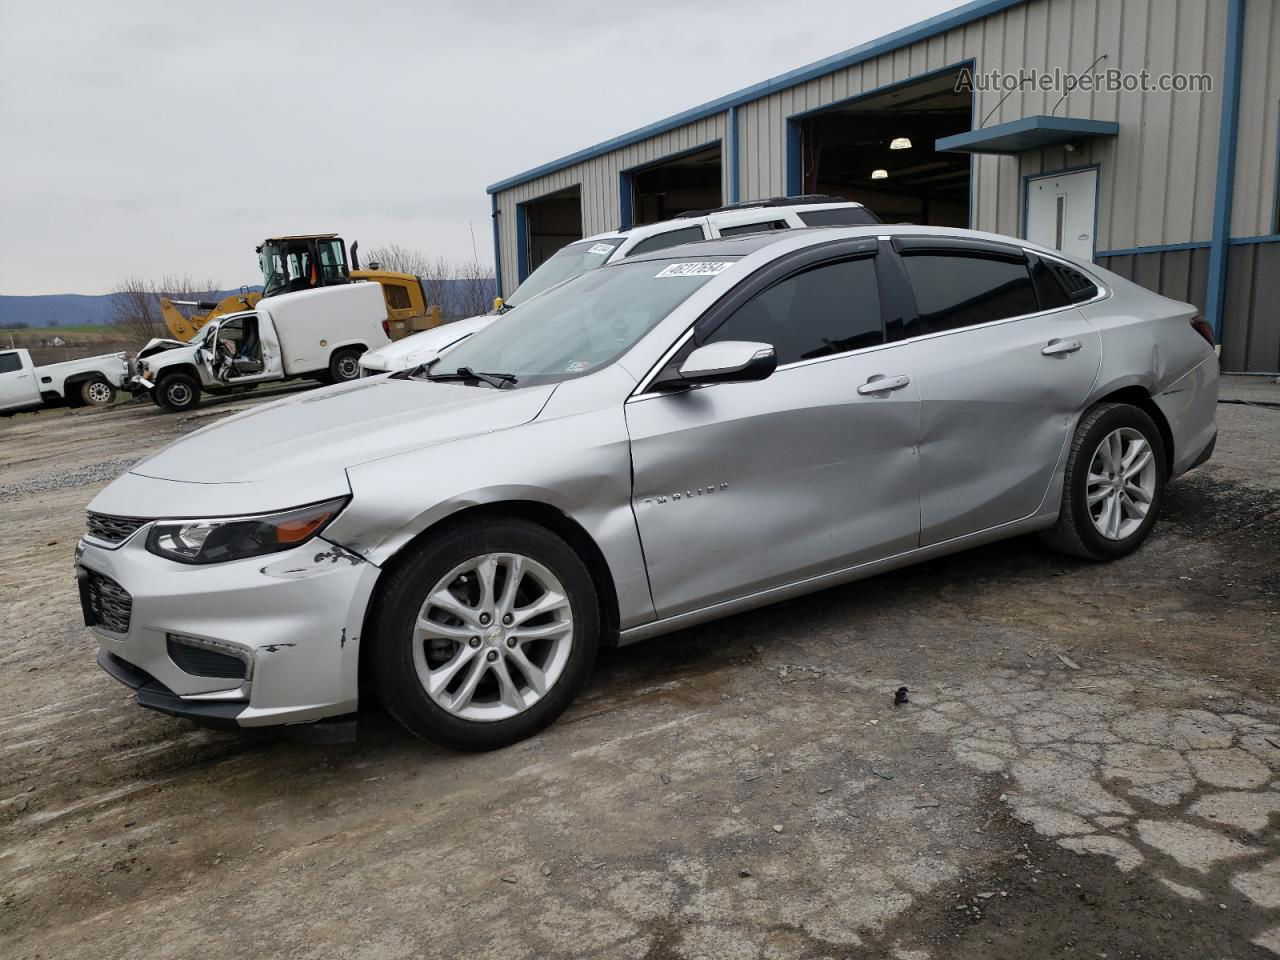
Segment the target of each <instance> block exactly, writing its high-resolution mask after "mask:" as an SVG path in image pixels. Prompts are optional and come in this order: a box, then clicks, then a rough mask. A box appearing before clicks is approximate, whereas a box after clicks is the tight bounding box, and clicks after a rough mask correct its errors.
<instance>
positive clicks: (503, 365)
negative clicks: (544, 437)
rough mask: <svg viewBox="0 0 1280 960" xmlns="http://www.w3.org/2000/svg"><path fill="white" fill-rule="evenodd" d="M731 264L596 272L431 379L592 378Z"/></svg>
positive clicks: (435, 370)
mask: <svg viewBox="0 0 1280 960" xmlns="http://www.w3.org/2000/svg"><path fill="white" fill-rule="evenodd" d="M731 266H733V262H732V260H730V259H727V258H726V259H720V260H714V261H711V260H707V259H695V258H690V259H689V260H683V261H672V260H643V261H638V262H631V263H620V264H615V265H613V266H611V267H607V268H605V269H603V270H593V271H591V272H590V273H587V274H584V275H582V276H580V277H578V278H576V279H574V280H570V281H568V282H567V283H563V284H561V285H560V286H558V287H556V288H555V289H554V290H548V291H547V292H546V293H545V294H543V295H542V296H540V297H538V298H537V299H536V300H533V301H532V302H530V303H528V304H526V305H525V306H523V307H521V308H520V309H519V310H517V311H515V312H514V313H509V314H505V315H504V316H503V317H502V318H501V319H498V320H495V321H494V322H493V323H492V324H491V325H490V326H488V327H485V329H483V330H481V331H480V332H479V333H476V334H475V335H474V336H472V337H470V338H469V339H467V340H464V341H463V342H462V343H460V344H459V345H458V346H457V347H456V348H454V349H453V350H451V351H449V354H448V355H447V356H445V357H442V358H441V359H440V360H439V361H437V362H436V363H434V364H432V366H431V369H430V371H429V375H430V376H432V377H438V376H447V375H450V374H456V373H457V371H458V370H459V368H463V367H466V368H468V369H469V370H472V371H475V372H477V373H503V374H511V375H513V376H514V377H515V378H516V385H517V386H521V387H525V386H531V385H536V384H540V383H557V382H559V381H561V380H569V379H572V378H574V377H581V376H585V375H586V374H588V373H594V372H595V371H596V370H599V369H600V368H601V367H604V366H608V365H609V364H610V363H612V362H613V361H614V360H616V359H617V358H618V357H620V356H622V354H623V353H625V352H626V351H627V350H629V349H630V348H631V347H632V345H633V344H635V343H636V341H637V340H639V339H640V338H641V337H642V336H644V335H645V334H646V333H648V332H649V331H650V330H652V329H653V328H654V327H655V326H656V325H657V324H658V323H659V322H660V321H661V320H662V319H663V318H665V317H666V316H667V315H668V314H669V313H671V311H672V310H674V309H675V308H676V307H678V306H679V305H680V304H681V303H683V302H684V301H685V300H686V299H687V298H688V297H689V296H690V295H691V294H692V293H693V292H694V291H695V290H697V289H698V288H699V287H701V286H702V285H703V284H704V283H706V282H707V281H708V280H710V279H711V278H712V277H714V276H716V275H717V274H720V273H723V272H724V271H725V270H727V269H729V267H731Z"/></svg>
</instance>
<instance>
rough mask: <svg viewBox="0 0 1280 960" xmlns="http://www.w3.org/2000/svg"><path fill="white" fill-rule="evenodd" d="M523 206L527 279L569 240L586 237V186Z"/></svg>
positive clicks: (576, 187) (532, 201) (525, 273)
mask: <svg viewBox="0 0 1280 960" xmlns="http://www.w3.org/2000/svg"><path fill="white" fill-rule="evenodd" d="M521 208H522V209H523V210H524V230H525V243H526V247H525V250H526V256H525V260H526V262H525V263H523V264H521V267H522V269H523V271H524V272H523V273H522V274H521V279H524V277H527V276H528V275H529V274H531V273H532V272H533V271H534V270H537V269H538V267H540V266H541V265H542V263H543V261H545V260H546V259H547V258H548V257H550V256H551V255H552V254H553V253H555V252H556V251H557V250H559V249H560V248H561V247H563V246H564V245H565V244H566V243H573V241H575V240H581V239H582V187H580V186H573V187H568V188H566V189H564V190H560V191H557V192H556V193H551V194H548V195H547V196H545V197H539V198H538V199H537V200H530V201H528V202H527V203H524V204H522V205H521Z"/></svg>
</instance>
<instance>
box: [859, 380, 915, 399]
mask: <svg viewBox="0 0 1280 960" xmlns="http://www.w3.org/2000/svg"><path fill="white" fill-rule="evenodd" d="M910 382H911V378H910V377H901V376H900V377H881V376H875V377H872V378H871V379H870V380H868V381H867V382H866V383H864V384H863V385H862V386H860V387H859V388H858V393H859V394H861V395H862V396H864V397H866V396H871V395H874V394H877V393H888V392H889V391H890V390H901V389H902V388H903V387H905V386H906V385H907V384H908V383H910Z"/></svg>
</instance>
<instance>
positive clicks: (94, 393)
mask: <svg viewBox="0 0 1280 960" xmlns="http://www.w3.org/2000/svg"><path fill="white" fill-rule="evenodd" d="M128 376H129V363H128V361H127V360H126V359H125V355H124V354H123V353H106V354H102V355H101V356H97V357H85V358H84V359H82V360H65V361H63V362H62V363H47V364H45V365H44V366H39V367H38V366H36V365H35V363H34V362H32V360H31V354H30V353H29V352H28V351H26V350H22V349H14V350H0V414H10V413H17V412H18V411H20V410H31V409H34V408H36V407H44V406H56V405H59V404H66V405H67V406H72V407H79V406H89V407H105V406H106V405H107V404H109V403H111V402H112V401H113V400H115V398H116V390H117V389H119V388H121V387H123V386H124V384H125V381H126V379H127V378H128Z"/></svg>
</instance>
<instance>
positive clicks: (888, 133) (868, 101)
mask: <svg viewBox="0 0 1280 960" xmlns="http://www.w3.org/2000/svg"><path fill="white" fill-rule="evenodd" d="M958 75H959V70H957V71H955V72H954V73H947V74H940V75H938V76H933V77H929V78H927V79H924V80H919V81H916V82H914V83H907V84H903V85H901V86H898V87H895V88H894V89H893V90H890V91H886V92H884V93H872V94H868V95H867V96H865V97H858V98H857V99H854V100H849V101H846V102H844V103H840V104H836V105H834V106H831V107H828V108H827V109H825V110H820V111H818V112H815V113H811V114H809V115H807V116H805V117H803V118H802V119H800V120H799V121H798V124H799V136H800V156H801V162H802V182H801V190H800V192H801V193H825V194H830V195H832V196H840V197H845V198H847V199H849V200H856V201H858V202H859V203H862V204H865V205H866V206H867V207H870V208H871V209H872V210H873V211H875V213H876V214H877V215H878V216H879V217H880V219H881V220H883V221H884V222H885V223H901V222H908V223H921V224H928V225H931V226H940V227H967V226H968V225H969V180H970V174H969V157H968V156H966V155H964V154H958V153H938V152H937V151H935V150H934V149H933V144H934V141H936V140H937V139H938V138H939V137H947V136H951V135H952V134H955V133H964V132H965V131H967V130H969V129H970V128H971V126H972V111H973V96H972V94H971V93H969V92H964V93H957V92H956V89H955V87H956V78H957V77H958Z"/></svg>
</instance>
